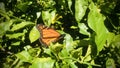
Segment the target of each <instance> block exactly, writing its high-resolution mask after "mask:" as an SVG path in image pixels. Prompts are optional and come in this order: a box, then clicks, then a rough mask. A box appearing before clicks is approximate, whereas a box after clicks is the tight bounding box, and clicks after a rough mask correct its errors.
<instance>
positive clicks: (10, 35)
mask: <svg viewBox="0 0 120 68" xmlns="http://www.w3.org/2000/svg"><path fill="white" fill-rule="evenodd" d="M6 36H7V37H9V39H13V38H18V37H21V36H24V33H15V34H6Z"/></svg>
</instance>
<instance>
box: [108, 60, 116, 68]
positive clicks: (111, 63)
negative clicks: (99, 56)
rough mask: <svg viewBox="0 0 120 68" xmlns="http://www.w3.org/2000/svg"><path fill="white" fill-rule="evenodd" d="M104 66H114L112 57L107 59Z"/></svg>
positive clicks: (114, 67)
mask: <svg viewBox="0 0 120 68" xmlns="http://www.w3.org/2000/svg"><path fill="white" fill-rule="evenodd" d="M106 68H116V65H115V61H114V59H112V58H108V59H107V61H106Z"/></svg>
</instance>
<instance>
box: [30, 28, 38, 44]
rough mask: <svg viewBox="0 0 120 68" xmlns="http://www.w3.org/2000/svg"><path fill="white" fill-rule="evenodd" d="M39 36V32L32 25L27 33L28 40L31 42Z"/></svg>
mask: <svg viewBox="0 0 120 68" xmlns="http://www.w3.org/2000/svg"><path fill="white" fill-rule="evenodd" d="M39 37H40V32H39V31H38V30H37V28H36V26H34V27H33V28H32V30H31V31H30V33H29V39H30V42H31V43H32V42H34V41H36V40H37V39H38V38H39Z"/></svg>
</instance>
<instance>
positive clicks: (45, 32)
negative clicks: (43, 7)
mask: <svg viewBox="0 0 120 68" xmlns="http://www.w3.org/2000/svg"><path fill="white" fill-rule="evenodd" d="M37 29H38V30H39V32H40V39H39V40H40V42H41V44H43V45H46V46H49V45H50V43H51V42H56V41H58V40H59V39H61V38H62V37H63V35H61V34H60V33H59V32H57V31H56V30H54V29H53V28H50V27H46V26H44V25H42V24H38V25H37Z"/></svg>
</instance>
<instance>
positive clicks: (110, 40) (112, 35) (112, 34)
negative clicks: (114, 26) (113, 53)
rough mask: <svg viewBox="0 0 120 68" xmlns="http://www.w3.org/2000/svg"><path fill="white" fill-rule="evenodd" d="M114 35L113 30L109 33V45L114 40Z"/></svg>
mask: <svg viewBox="0 0 120 68" xmlns="http://www.w3.org/2000/svg"><path fill="white" fill-rule="evenodd" d="M114 37H115V34H114V33H111V32H109V33H108V38H107V45H110V44H111V43H112V42H113V40H114Z"/></svg>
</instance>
